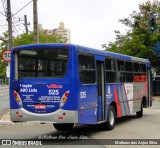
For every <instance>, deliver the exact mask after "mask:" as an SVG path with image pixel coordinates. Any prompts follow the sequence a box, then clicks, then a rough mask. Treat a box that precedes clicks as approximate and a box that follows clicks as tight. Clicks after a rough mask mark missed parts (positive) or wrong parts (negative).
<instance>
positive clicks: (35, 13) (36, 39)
mask: <svg viewBox="0 0 160 148" xmlns="http://www.w3.org/2000/svg"><path fill="white" fill-rule="evenodd" d="M33 26H34V43H39V34H38V11H37V0H33Z"/></svg>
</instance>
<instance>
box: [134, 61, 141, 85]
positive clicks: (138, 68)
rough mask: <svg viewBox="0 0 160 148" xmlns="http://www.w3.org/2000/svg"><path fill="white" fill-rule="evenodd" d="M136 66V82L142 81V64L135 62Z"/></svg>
mask: <svg viewBox="0 0 160 148" xmlns="http://www.w3.org/2000/svg"><path fill="white" fill-rule="evenodd" d="M133 68H134V82H140V81H141V76H140V66H139V63H135V62H134V63H133Z"/></svg>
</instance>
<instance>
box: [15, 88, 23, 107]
mask: <svg viewBox="0 0 160 148" xmlns="http://www.w3.org/2000/svg"><path fill="white" fill-rule="evenodd" d="M13 95H14V98H15V100H16V102H17V103H18V105H19V106H20V107H23V105H22V100H21V97H20V96H19V94H18V93H17V92H16V91H14V94H13Z"/></svg>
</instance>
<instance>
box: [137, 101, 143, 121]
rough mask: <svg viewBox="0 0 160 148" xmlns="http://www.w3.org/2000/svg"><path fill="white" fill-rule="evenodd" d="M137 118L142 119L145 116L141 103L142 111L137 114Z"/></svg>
mask: <svg viewBox="0 0 160 148" xmlns="http://www.w3.org/2000/svg"><path fill="white" fill-rule="evenodd" d="M136 115H137V118H142V116H143V103H141V110H140V111H138V112H136Z"/></svg>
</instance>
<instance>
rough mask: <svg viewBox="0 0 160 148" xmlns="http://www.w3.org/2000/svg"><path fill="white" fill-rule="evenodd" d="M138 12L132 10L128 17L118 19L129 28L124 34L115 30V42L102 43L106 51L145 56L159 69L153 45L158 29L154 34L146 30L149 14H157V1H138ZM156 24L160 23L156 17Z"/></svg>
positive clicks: (158, 60) (158, 11) (159, 11)
mask: <svg viewBox="0 0 160 148" xmlns="http://www.w3.org/2000/svg"><path fill="white" fill-rule="evenodd" d="M138 6H139V12H136V11H133V12H132V14H130V16H129V17H127V18H124V19H120V20H119V22H120V23H122V24H124V25H125V26H127V27H129V28H130V29H129V30H128V31H127V32H126V34H125V35H123V34H121V33H120V31H118V30H116V31H115V34H116V38H115V40H116V41H115V42H109V44H108V45H107V46H106V44H104V45H102V47H103V48H105V49H106V50H108V51H112V52H118V53H122V54H127V55H131V56H137V57H141V58H147V59H149V60H150V61H151V63H152V66H154V67H156V68H158V69H160V67H159V63H160V59H159V58H157V53H156V52H155V51H154V50H153V47H154V46H155V45H157V44H159V42H158V41H159V40H160V31H159V30H157V33H156V34H153V33H149V31H148V18H149V15H155V16H159V14H160V9H159V2H158V0H154V1H153V3H151V2H150V1H149V0H148V1H147V2H145V3H140V4H139V5H138ZM156 20H157V24H160V18H159V17H157V18H156Z"/></svg>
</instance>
